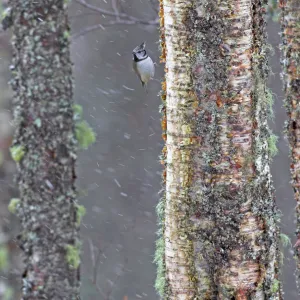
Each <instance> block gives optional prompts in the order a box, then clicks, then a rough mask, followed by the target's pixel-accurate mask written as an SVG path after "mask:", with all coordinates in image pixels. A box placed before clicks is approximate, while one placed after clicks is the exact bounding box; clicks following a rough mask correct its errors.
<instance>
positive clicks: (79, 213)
mask: <svg viewBox="0 0 300 300" xmlns="http://www.w3.org/2000/svg"><path fill="white" fill-rule="evenodd" d="M76 209H77V211H76V217H77V220H76V224H77V226H79V225H80V224H81V220H82V218H83V217H84V215H85V213H86V209H85V207H84V206H83V205H76Z"/></svg>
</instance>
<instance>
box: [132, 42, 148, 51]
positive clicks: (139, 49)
mask: <svg viewBox="0 0 300 300" xmlns="http://www.w3.org/2000/svg"><path fill="white" fill-rule="evenodd" d="M145 47H146V42H143V43H142V44H141V45H139V46H137V47H135V48H134V49H133V51H132V53H137V52H139V51H142V50H144V49H145Z"/></svg>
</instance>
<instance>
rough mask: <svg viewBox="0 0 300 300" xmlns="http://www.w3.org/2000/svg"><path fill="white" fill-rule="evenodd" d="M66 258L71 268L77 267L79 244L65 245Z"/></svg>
mask: <svg viewBox="0 0 300 300" xmlns="http://www.w3.org/2000/svg"><path fill="white" fill-rule="evenodd" d="M66 251H67V254H66V259H67V262H68V264H69V266H70V267H71V268H74V269H77V268H78V267H79V265H80V249H79V246H78V245H77V246H73V245H67V246H66Z"/></svg>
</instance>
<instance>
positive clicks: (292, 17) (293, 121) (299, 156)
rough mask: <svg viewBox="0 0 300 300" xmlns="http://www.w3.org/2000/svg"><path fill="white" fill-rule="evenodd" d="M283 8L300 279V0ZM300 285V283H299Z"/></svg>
mask: <svg viewBox="0 0 300 300" xmlns="http://www.w3.org/2000/svg"><path fill="white" fill-rule="evenodd" d="M280 6H281V9H282V14H281V26H282V39H283V44H282V46H281V49H282V66H283V72H282V75H283V76H282V78H283V84H284V92H285V107H286V111H287V115H288V122H287V126H286V128H287V133H288V138H289V143H290V156H291V165H290V170H291V175H292V186H293V188H294V196H295V200H296V201H297V205H296V218H297V225H296V226H297V227H296V235H297V242H296V244H295V254H296V257H297V268H298V276H297V277H298V278H297V280H298V281H299V279H300V143H299V141H300V111H299V106H300V27H299V24H300V1H299V0H289V1H287V0H283V1H280ZM298 285H299V284H298Z"/></svg>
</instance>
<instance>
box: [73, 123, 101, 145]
mask: <svg viewBox="0 0 300 300" xmlns="http://www.w3.org/2000/svg"><path fill="white" fill-rule="evenodd" d="M75 134H76V139H77V141H78V144H79V146H80V148H82V149H87V148H88V147H89V146H90V145H91V144H93V143H95V141H96V134H95V132H94V130H93V129H92V128H91V127H90V126H89V124H88V123H87V122H86V121H80V122H77V123H76V125H75Z"/></svg>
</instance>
